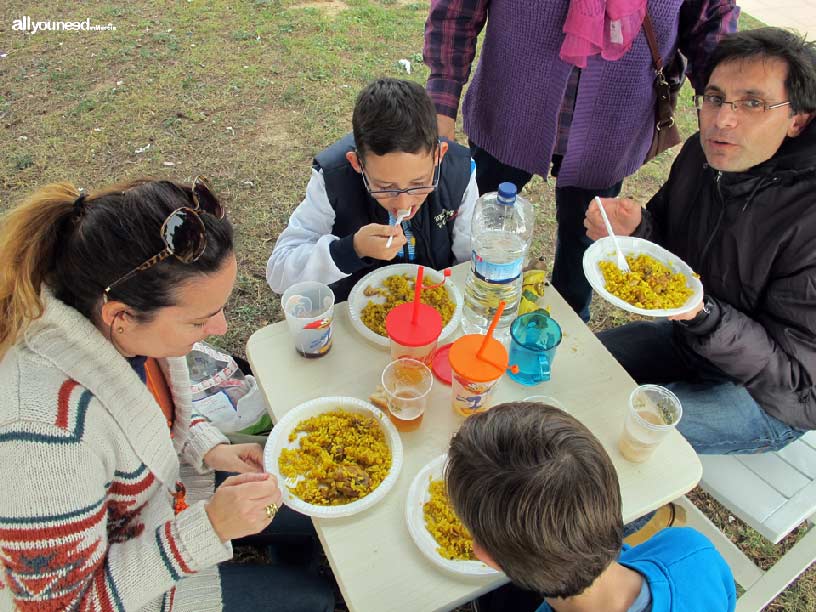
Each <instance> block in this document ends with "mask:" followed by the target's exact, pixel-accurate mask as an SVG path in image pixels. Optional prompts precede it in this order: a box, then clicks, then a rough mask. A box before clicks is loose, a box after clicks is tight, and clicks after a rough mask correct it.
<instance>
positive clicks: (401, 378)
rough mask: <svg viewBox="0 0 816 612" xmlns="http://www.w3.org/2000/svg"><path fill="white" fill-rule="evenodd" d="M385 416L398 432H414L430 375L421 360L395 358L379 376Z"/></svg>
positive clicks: (429, 382) (422, 410)
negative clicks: (385, 411) (385, 407)
mask: <svg viewBox="0 0 816 612" xmlns="http://www.w3.org/2000/svg"><path fill="white" fill-rule="evenodd" d="M382 386H383V389H385V401H386V405H387V406H388V415H389V416H390V417H391V422H392V423H394V425H395V426H396V428H397V429H399V430H400V431H414V430H415V429H417V428H419V426H420V425H421V424H422V417H423V416H424V415H425V408H426V407H427V405H428V395H429V394H430V392H431V388H432V387H433V374H432V373H431V370H430V369H429V368H428V366H426V365H425V364H424V363H422V362H421V361H417V360H416V359H407V358H402V359H396V360H395V361H392V362H391V363H389V364H388V365H387V366H385V369H384V370H383V373H382Z"/></svg>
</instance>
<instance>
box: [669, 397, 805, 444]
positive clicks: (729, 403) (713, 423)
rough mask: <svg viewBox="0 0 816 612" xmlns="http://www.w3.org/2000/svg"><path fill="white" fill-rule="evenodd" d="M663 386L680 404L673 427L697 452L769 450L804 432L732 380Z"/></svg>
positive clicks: (794, 438)
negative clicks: (779, 416)
mask: <svg viewBox="0 0 816 612" xmlns="http://www.w3.org/2000/svg"><path fill="white" fill-rule="evenodd" d="M666 387H667V388H669V389H671V390H672V391H673V392H674V394H675V395H676V396H677V397H678V398H679V399H680V405H681V406H682V407H683V416H682V418H681V419H680V423H678V425H677V429H678V430H679V431H680V433H682V434H683V435H684V436H685V438H686V439H687V440H688V441H689V444H691V445H692V447H694V450H696V451H697V452H698V453H700V454H712V455H725V454H732V453H764V452H772V451H777V450H780V449H781V448H784V447H785V446H787V445H788V444H790V443H791V442H793V441H794V440H796V439H797V438H799V437H800V436H801V435H802V434H804V433H805V432H804V431H801V430H799V429H796V428H795V427H791V426H790V425H788V424H786V423H783V422H782V421H780V420H778V419H775V418H774V417H772V416H771V415H769V414H768V413H767V412H765V411H764V410H763V409H762V408H761V407H760V406H759V404H757V403H756V402H755V401H754V398H752V397H751V394H750V393H748V390H747V389H746V388H745V387H743V386H742V385H738V384H735V383H733V382H729V381H723V382H717V383H711V382H704V383H692V382H675V383H670V384H668V385H666Z"/></svg>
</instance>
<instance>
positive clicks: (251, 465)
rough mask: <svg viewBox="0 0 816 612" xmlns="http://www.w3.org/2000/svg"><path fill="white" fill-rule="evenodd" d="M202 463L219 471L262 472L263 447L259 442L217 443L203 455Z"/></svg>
mask: <svg viewBox="0 0 816 612" xmlns="http://www.w3.org/2000/svg"><path fill="white" fill-rule="evenodd" d="M204 463H205V464H206V465H207V467H208V468H210V469H212V470H218V471H219V472H238V473H239V474H245V473H247V472H263V471H264V467H263V448H261V445H260V444H219V445H218V446H215V447H213V448H212V449H211V450H210V452H208V453H207V454H206V455H204Z"/></svg>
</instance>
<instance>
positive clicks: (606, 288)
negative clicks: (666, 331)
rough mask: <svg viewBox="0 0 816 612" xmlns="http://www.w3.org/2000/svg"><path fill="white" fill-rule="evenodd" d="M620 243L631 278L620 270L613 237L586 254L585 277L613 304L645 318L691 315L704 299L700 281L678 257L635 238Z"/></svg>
mask: <svg viewBox="0 0 816 612" xmlns="http://www.w3.org/2000/svg"><path fill="white" fill-rule="evenodd" d="M618 243H619V244H620V247H621V251H622V252H623V254H624V256H625V257H626V261H627V263H628V264H629V267H630V270H631V271H630V272H629V273H628V274H627V273H624V272H623V271H622V270H620V269H619V268H618V266H617V263H616V261H617V259H616V255H615V253H616V251H615V245H614V243H613V242H612V239H611V238H609V237H606V238H601V239H600V240H597V241H596V242H595V243H593V244H592V245H591V246H590V247H589V248H588V249H587V250H586V252H585V253H584V274H585V275H586V278H587V280H588V281H589V284H590V285H591V286H592V288H593V289H594V290H595V291H596V292H597V293H598V294H599V295H600V296H601V297H602V298H604V299H605V300H606V301H608V302H609V303H611V304H613V305H615V306H617V307H619V308H621V309H623V310H627V311H629V312H633V313H636V314H640V315H644V316H651V317H670V316H674V315H679V314H683V313H685V312H688V311H689V310H691V309H693V308H694V307H695V306H696V305H697V304H699V303H700V301H701V300H702V299H703V285H702V283H701V282H700V279H699V277H698V276H697V274H695V273H694V271H693V270H692V269H691V268H690V267H689V266H688V264H686V262H684V261H683V260H682V259H680V258H679V257H677V255H675V254H674V253H671V252H670V251H667V250H666V249H664V248H663V247H661V246H660V245H657V244H655V243H653V242H649V241H648V240H643V239H642V238H633V237H631V236H618Z"/></svg>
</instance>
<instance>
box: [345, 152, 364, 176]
mask: <svg viewBox="0 0 816 612" xmlns="http://www.w3.org/2000/svg"><path fill="white" fill-rule="evenodd" d="M346 159H347V160H348V163H350V164H351V167H352V168H354V171H355V172H356V173H357V174H362V173H363V168H362V167H361V166H360V159H359V158H358V157H357V151H349V152H348V153H346Z"/></svg>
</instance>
